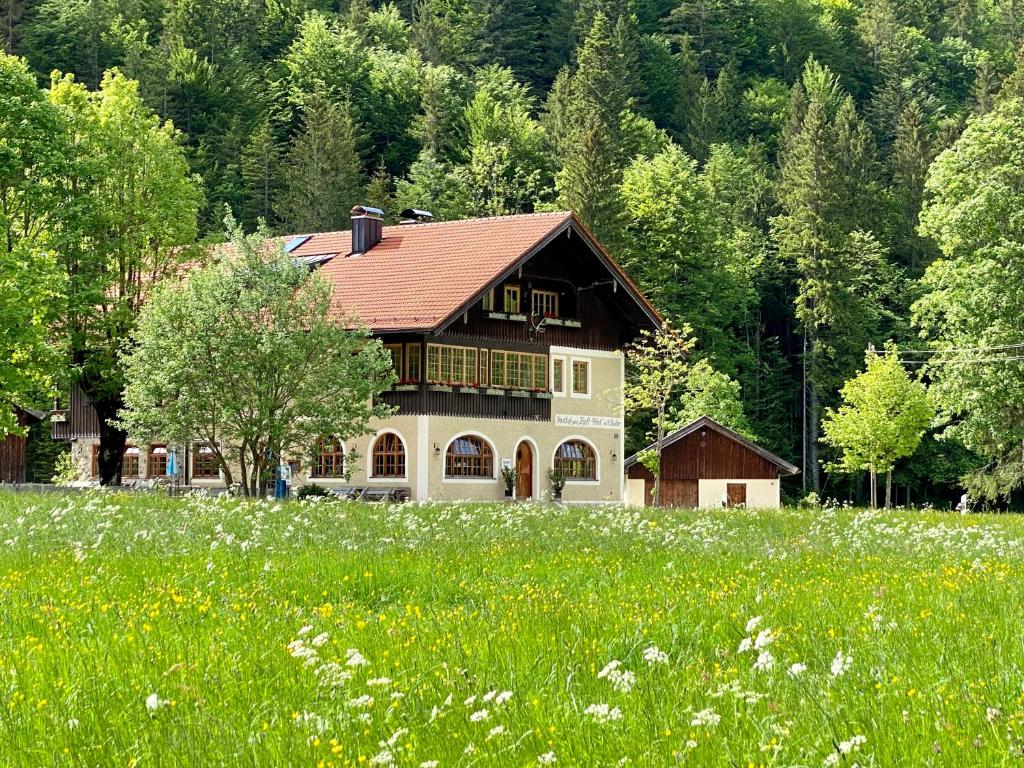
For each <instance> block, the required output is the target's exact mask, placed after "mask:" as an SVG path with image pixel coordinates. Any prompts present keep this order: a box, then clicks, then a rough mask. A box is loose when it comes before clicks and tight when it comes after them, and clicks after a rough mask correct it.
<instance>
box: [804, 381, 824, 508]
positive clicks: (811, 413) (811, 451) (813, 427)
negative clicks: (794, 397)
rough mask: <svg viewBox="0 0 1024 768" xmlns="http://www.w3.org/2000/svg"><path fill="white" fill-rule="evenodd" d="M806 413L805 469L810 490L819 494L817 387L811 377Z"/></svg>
mask: <svg viewBox="0 0 1024 768" xmlns="http://www.w3.org/2000/svg"><path fill="white" fill-rule="evenodd" d="M808 390H809V391H808V397H807V399H808V401H809V403H808V405H809V407H808V413H807V421H808V424H807V427H808V431H809V433H810V434H809V435H808V439H807V467H808V471H809V472H810V473H811V489H812V490H813V491H814V492H815V493H821V477H820V475H819V474H818V439H819V434H820V433H819V424H818V387H817V386H816V385H815V383H814V379H813V377H812V378H811V380H810V382H809V383H808Z"/></svg>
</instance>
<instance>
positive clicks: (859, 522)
mask: <svg viewBox="0 0 1024 768" xmlns="http://www.w3.org/2000/svg"><path fill="white" fill-rule="evenodd" d="M0 594H2V603H0V612H2V625H0V627H2V628H0V765H4V766H42V765H52V766H65V765H67V766H78V765H82V766H177V765H187V766H256V765H259V766H264V765H300V766H301V765H309V766H382V765H395V766H425V767H426V768H429V767H430V766H475V765H502V766H533V765H561V766H578V765H586V766H591V765H595V766H598V765H599V766H619V765H630V766H670V765H728V766H815V767H817V766H833V765H835V766H853V765H860V766H898V765H907V766H909V765H913V766H923V765H935V766H949V765H965V766H966V765H971V766H974V765H1003V764H1016V763H1017V761H1018V760H1020V759H1021V757H1022V752H1024V670H1022V665H1024V632H1022V627H1024V520H1022V519H1021V518H1018V517H1012V516H953V515H949V514H935V513H923V512H915V511H902V510H895V511H891V512H867V511H863V510H846V509H815V510H782V511H754V510H751V511H736V510H729V511H724V510H715V511H683V510H653V511H652V510H624V509H619V508H610V507H609V508H584V507H556V506H550V505H532V504H505V505H479V504H468V503H467V504H445V505H416V504H407V505H402V506H369V505H358V504H350V503H344V502H323V501H319V502H317V503H296V502H289V503H284V504H280V503H274V502H271V501H259V502H255V501H253V502H249V501H242V500H233V499H208V498H202V497H195V498H186V499H168V498H164V497H158V496H128V495H119V494H102V493H98V492H94V493H86V494H82V495H68V496H60V495H45V496H33V495H27V494H12V493H3V494H0Z"/></svg>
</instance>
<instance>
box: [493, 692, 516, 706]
mask: <svg viewBox="0 0 1024 768" xmlns="http://www.w3.org/2000/svg"><path fill="white" fill-rule="evenodd" d="M511 698H512V691H502V692H501V693H499V694H498V695H497V696H495V697H494V703H495V704H504V703H505V702H506V701H508V700H509V699H511Z"/></svg>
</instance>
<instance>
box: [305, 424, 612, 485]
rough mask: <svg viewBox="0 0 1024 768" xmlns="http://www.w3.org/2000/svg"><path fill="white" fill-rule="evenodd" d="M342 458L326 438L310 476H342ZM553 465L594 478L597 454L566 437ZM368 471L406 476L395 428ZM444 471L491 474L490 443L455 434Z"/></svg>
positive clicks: (336, 446)
mask: <svg viewBox="0 0 1024 768" xmlns="http://www.w3.org/2000/svg"><path fill="white" fill-rule="evenodd" d="M344 462H345V453H344V449H343V447H342V445H341V443H340V442H339V441H338V440H336V439H334V438H325V439H323V440H321V441H320V442H319V443H318V445H317V450H316V452H315V456H314V461H313V472H312V476H313V477H321V478H332V477H342V476H343V474H344ZM554 469H555V471H556V472H559V473H561V474H562V475H563V476H564V477H567V478H571V479H574V480H596V479H597V455H596V454H595V453H594V449H593V447H592V446H591V445H590V444H589V443H586V442H584V441H582V440H567V441H565V442H564V443H562V444H561V445H559V446H558V450H556V451H555V459H554ZM370 471H371V475H370V476H371V477H391V478H404V477H405V476H406V454H405V444H404V443H403V442H402V439H401V438H400V437H399V436H398V435H396V434H395V433H394V432H385V433H384V434H382V435H381V436H380V437H378V438H377V440H376V442H375V443H374V444H373V448H371V450H370ZM444 474H445V477H448V478H493V477H494V452H493V451H492V450H491V446H490V445H489V444H488V442H487V441H486V440H484V439H483V438H481V437H478V436H476V435H463V436H461V437H457V438H455V439H454V440H453V441H452V442H451V444H450V445H449V446H448V450H447V452H446V453H445V459H444Z"/></svg>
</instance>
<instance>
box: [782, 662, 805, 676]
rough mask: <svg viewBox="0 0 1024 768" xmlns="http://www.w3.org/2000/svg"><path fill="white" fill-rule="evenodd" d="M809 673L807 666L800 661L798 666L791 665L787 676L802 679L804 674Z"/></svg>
mask: <svg viewBox="0 0 1024 768" xmlns="http://www.w3.org/2000/svg"><path fill="white" fill-rule="evenodd" d="M806 671H807V665H806V664H801V663H800V662H799V661H798V662H797V663H796V664H791V665H790V667H789V669H788V670H786V674H787V675H789V676H790V677H800V675H802V674H803V673H804V672H806Z"/></svg>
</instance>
